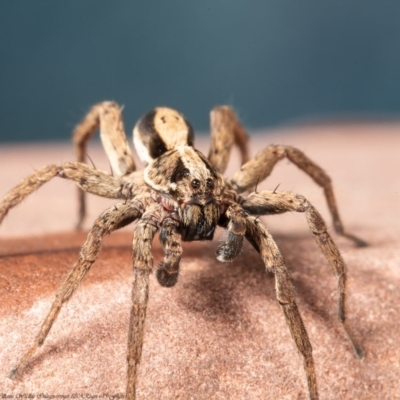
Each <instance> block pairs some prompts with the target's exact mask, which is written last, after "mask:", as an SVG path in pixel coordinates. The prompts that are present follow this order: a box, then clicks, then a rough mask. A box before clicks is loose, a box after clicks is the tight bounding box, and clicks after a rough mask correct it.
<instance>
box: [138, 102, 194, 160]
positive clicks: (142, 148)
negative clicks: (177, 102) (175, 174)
mask: <svg viewBox="0 0 400 400" xmlns="http://www.w3.org/2000/svg"><path fill="white" fill-rule="evenodd" d="M193 141H194V133H193V128H192V126H191V125H190V123H189V121H187V120H186V118H185V117H184V116H183V115H182V114H181V113H180V112H178V111H176V110H174V109H172V108H168V107H157V108H155V109H154V110H152V111H150V112H148V113H147V114H145V115H144V116H143V117H142V118H140V120H139V121H138V122H137V124H136V125H135V128H134V129H133V143H134V144H135V149H136V152H137V154H138V156H139V158H140V159H141V161H142V162H144V163H145V164H149V163H151V162H152V161H153V160H155V159H156V158H157V157H160V156H161V155H162V154H164V153H166V152H167V151H169V150H173V149H175V148H176V147H177V146H193Z"/></svg>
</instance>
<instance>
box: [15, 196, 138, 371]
mask: <svg viewBox="0 0 400 400" xmlns="http://www.w3.org/2000/svg"><path fill="white" fill-rule="evenodd" d="M138 217H140V212H139V211H138V209H137V208H136V207H132V205H131V204H123V203H119V204H116V205H113V206H112V207H110V208H109V209H107V210H106V211H104V212H103V213H102V214H101V215H100V217H98V218H97V219H96V221H95V223H94V225H93V227H92V229H91V230H90V232H89V234H88V236H87V239H86V241H85V243H84V245H83V247H82V249H81V252H80V255H79V258H78V260H77V261H76V262H75V264H74V266H73V268H72V270H71V271H70V272H69V274H68V275H67V277H66V279H65V281H64V282H63V283H62V285H61V286H60V287H59V289H58V290H57V293H56V298H55V300H54V302H53V305H52V306H51V309H50V311H49V313H48V315H47V317H46V319H45V320H44V322H43V324H42V327H41V328H40V331H39V334H38V335H37V336H36V339H35V341H34V343H33V345H32V346H31V348H30V349H29V350H28V351H27V352H26V353H25V355H24V356H23V357H22V359H21V360H20V362H19V363H18V364H17V365H16V366H15V367H14V368H13V369H12V370H11V373H10V377H11V378H13V377H15V376H17V375H18V374H19V373H20V372H21V371H22V369H23V368H24V366H25V365H26V364H27V363H28V361H29V359H30V358H31V357H32V356H33V354H34V352H35V351H36V350H37V348H38V347H40V346H41V345H42V344H43V342H44V341H45V339H46V337H47V335H48V333H49V331H50V329H51V327H52V325H53V323H54V321H55V319H56V318H57V316H58V314H59V312H60V310H61V307H62V306H63V304H64V303H65V302H66V301H68V300H69V299H70V298H71V296H72V295H73V294H74V292H75V290H76V289H77V287H78V286H79V284H80V282H81V281H82V279H83V277H84V276H85V275H86V273H87V272H88V271H89V269H90V267H91V266H92V265H93V263H94V262H95V261H96V259H97V257H98V255H99V253H100V250H101V243H102V240H103V237H104V236H105V235H106V234H109V233H111V232H113V231H115V230H117V229H120V228H122V227H124V226H126V225H128V224H130V223H131V222H133V221H134V220H135V219H137V218H138Z"/></svg>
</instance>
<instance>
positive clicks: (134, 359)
mask: <svg viewBox="0 0 400 400" xmlns="http://www.w3.org/2000/svg"><path fill="white" fill-rule="evenodd" d="M154 207H158V205H155V206H154ZM154 207H149V208H148V209H147V210H146V212H145V213H144V214H143V216H142V218H141V219H140V220H139V221H138V223H137V225H136V227H135V232H134V235H133V246H132V257H133V287H132V308H131V314H130V321H129V334H128V356H127V361H128V378H127V387H126V399H127V400H133V399H135V397H136V379H137V367H138V365H139V363H140V359H141V356H142V347H143V335H144V323H145V319H146V309H147V302H148V299H149V275H150V273H151V272H152V269H153V256H152V253H151V243H152V241H153V238H154V235H155V234H156V232H157V230H158V228H157V226H158V224H159V222H160V215H157V209H154Z"/></svg>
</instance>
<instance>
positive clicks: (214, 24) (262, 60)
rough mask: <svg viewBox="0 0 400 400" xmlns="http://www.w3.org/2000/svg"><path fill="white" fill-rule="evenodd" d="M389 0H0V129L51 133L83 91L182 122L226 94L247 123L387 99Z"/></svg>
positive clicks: (395, 60) (15, 134)
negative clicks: (162, 111) (180, 115)
mask: <svg viewBox="0 0 400 400" xmlns="http://www.w3.org/2000/svg"><path fill="white" fill-rule="evenodd" d="M399 21H400V2H399V1H376V0H326V1H324V0H301V1H299V0H146V1H145V0H140V1H139V0H137V1H133V0H130V1H128V0H117V1H110V0H68V1H54V0H25V1H21V0H12V1H5V0H4V1H1V2H0V93H1V96H0V140H1V141H23V140H26V141H28V140H29V141H32V140H48V139H63V140H66V139H68V138H69V137H70V131H71V129H72V128H73V126H74V125H75V124H76V123H77V122H78V121H79V120H80V118H81V117H82V116H83V115H84V113H85V112H86V111H87V110H88V109H89V107H90V105H92V104H94V103H96V102H98V101H101V100H105V99H109V100H116V101H117V102H119V103H120V104H123V105H125V111H124V116H125V122H126V127H127V131H128V134H129V135H130V132H131V128H132V126H133V124H134V122H135V120H136V119H137V118H139V117H140V115H141V114H143V113H144V112H145V111H147V110H148V109H151V108H152V107H154V106H156V105H168V106H171V107H175V108H177V109H179V110H181V111H182V112H184V113H185V115H186V116H187V117H188V118H189V119H190V120H191V121H192V123H193V125H194V127H195V129H196V130H206V129H207V127H208V113H209V110H210V109H211V108H212V107H213V106H215V105H217V104H221V103H227V104H230V105H233V106H234V107H235V108H236V109H237V111H238V112H239V114H240V117H241V118H242V120H243V121H244V123H245V125H246V126H248V127H250V128H259V127H264V126H274V125H277V124H280V123H284V122H286V121H291V120H293V119H297V118H304V117H315V116H323V117H326V116H332V115H349V114H350V115H353V114H357V115H365V116H368V115H371V114H372V115H380V114H383V115H389V116H392V117H393V116H394V117H397V116H398V113H399V110H400V22H399Z"/></svg>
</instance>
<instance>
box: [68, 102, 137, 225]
mask: <svg viewBox="0 0 400 400" xmlns="http://www.w3.org/2000/svg"><path fill="white" fill-rule="evenodd" d="M99 128H100V138H101V142H102V144H103V147H104V150H105V152H106V154H107V157H108V159H109V162H110V164H111V168H112V170H113V172H114V174H115V175H116V176H118V177H123V176H126V175H128V174H130V173H131V172H133V171H135V170H136V165H135V162H134V160H133V156H132V152H131V149H130V147H129V144H128V141H127V138H126V134H125V128H124V123H123V118H122V108H121V107H120V106H119V105H118V104H117V103H115V102H112V101H103V102H102V103H99V104H96V105H94V106H93V107H92V108H91V109H90V111H89V112H88V113H87V115H86V116H85V117H84V118H83V120H82V121H81V122H80V123H79V124H78V125H77V126H76V128H75V130H74V132H73V143H74V148H75V153H76V157H77V160H78V161H79V162H82V163H84V162H86V155H87V154H86V153H87V143H88V141H89V140H90V138H91V137H92V136H93V135H94V133H95V132H96V130H97V129H99ZM85 196H86V195H85V193H84V191H82V190H81V189H78V201H79V216H78V222H77V226H76V227H77V229H81V228H82V224H83V221H84V219H85V216H86V198H85Z"/></svg>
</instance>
